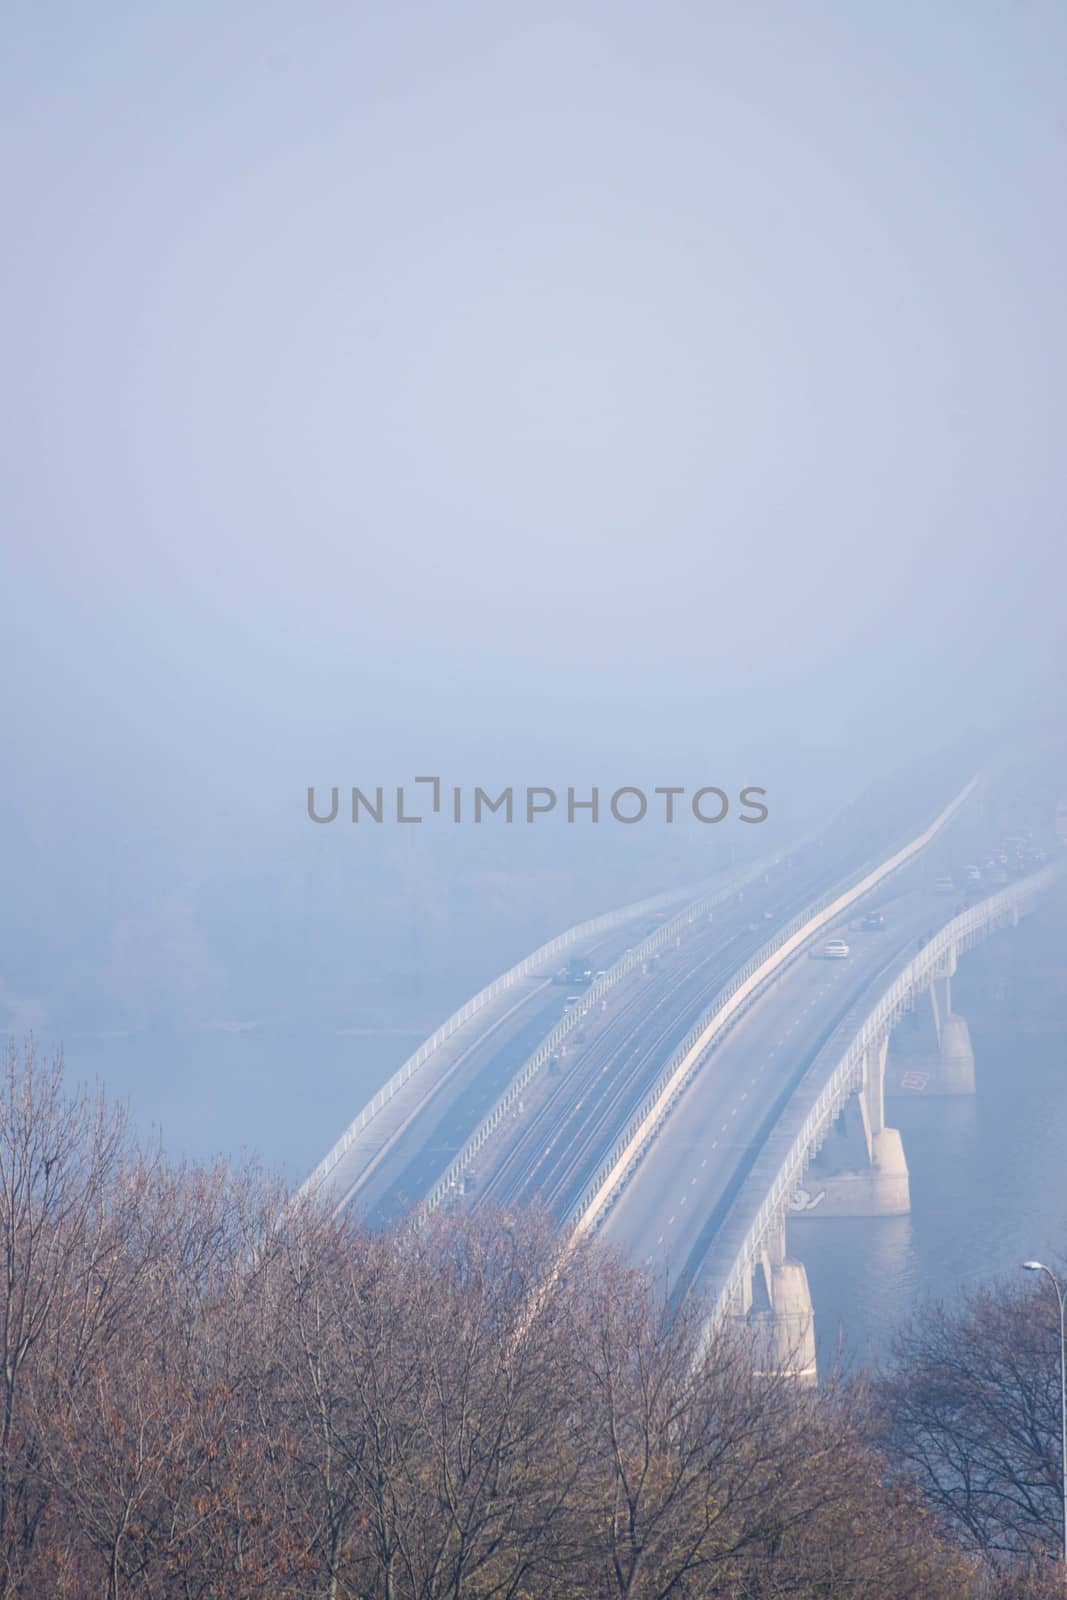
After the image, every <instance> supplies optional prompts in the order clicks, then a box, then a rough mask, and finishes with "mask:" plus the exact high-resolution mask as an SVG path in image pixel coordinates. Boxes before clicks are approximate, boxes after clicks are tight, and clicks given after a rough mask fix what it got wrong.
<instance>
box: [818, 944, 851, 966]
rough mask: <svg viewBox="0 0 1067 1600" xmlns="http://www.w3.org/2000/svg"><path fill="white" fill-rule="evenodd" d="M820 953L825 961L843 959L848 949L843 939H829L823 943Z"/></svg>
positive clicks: (846, 955)
mask: <svg viewBox="0 0 1067 1600" xmlns="http://www.w3.org/2000/svg"><path fill="white" fill-rule="evenodd" d="M822 953H823V959H824V960H825V961H844V960H846V959H847V957H848V954H849V949H848V945H847V944H846V943H845V941H844V939H830V940H829V941H828V942H827V943H826V944H824V945H823V947H822Z"/></svg>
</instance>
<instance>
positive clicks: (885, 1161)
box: [690, 862, 1063, 1381]
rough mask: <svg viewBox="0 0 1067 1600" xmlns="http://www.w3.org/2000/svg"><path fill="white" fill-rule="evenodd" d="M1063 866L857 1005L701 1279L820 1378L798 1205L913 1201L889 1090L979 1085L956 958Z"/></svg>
mask: <svg viewBox="0 0 1067 1600" xmlns="http://www.w3.org/2000/svg"><path fill="white" fill-rule="evenodd" d="M1062 873H1063V864H1062V863H1060V862H1057V863H1055V864H1054V865H1052V866H1049V867H1047V868H1045V869H1044V870H1042V871H1040V872H1037V873H1035V874H1033V875H1032V876H1030V877H1028V878H1025V879H1023V880H1021V881H1019V882H1017V883H1013V884H1011V885H1010V886H1008V887H1006V888H1004V889H1002V890H1000V891H999V892H998V893H995V894H992V895H990V896H988V897H987V898H985V899H983V900H981V901H980V902H979V903H978V904H976V905H973V906H971V907H969V908H968V909H966V910H965V911H963V912H961V913H960V914H958V915H956V916H954V917H952V918H951V919H950V920H949V921H947V922H946V923H945V924H944V925H943V926H942V927H941V928H940V929H939V930H938V931H937V932H936V933H935V934H934V935H933V937H931V938H929V939H928V940H925V941H924V942H923V945H922V948H921V949H917V950H916V951H915V953H914V954H911V955H910V956H902V957H901V958H899V959H898V961H897V962H895V963H894V964H893V967H894V968H895V970H893V969H890V970H889V971H886V972H884V973H882V974H881V975H880V976H879V978H878V980H877V981H876V982H874V983H872V984H871V985H870V987H869V989H868V991H867V992H866V993H865V994H864V995H863V996H862V997H861V998H860V999H859V1000H858V1001H857V1003H856V1004H854V1005H853V1006H852V1007H851V1008H850V1009H849V1011H848V1013H847V1014H846V1016H845V1017H844V1018H843V1019H842V1021H841V1022H840V1023H839V1024H838V1026H837V1027H836V1028H835V1029H834V1031H833V1033H832V1035H831V1036H830V1038H829V1039H828V1040H827V1041H826V1043H825V1045H824V1046H823V1047H822V1048H821V1049H820V1050H819V1051H818V1053H817V1055H816V1056H815V1059H814V1061H813V1062H812V1064H811V1066H810V1068H809V1069H808V1070H807V1071H806V1073H805V1074H804V1076H803V1078H802V1080H801V1082H800V1083H799V1085H798V1086H797V1088H796V1090H795V1092H794V1093H793V1094H792V1095H791V1096H790V1098H789V1101H788V1104H787V1105H786V1106H785V1108H784V1110H783V1112H782V1115H781V1116H780V1117H779V1118H778V1120H777V1123H776V1125H775V1127H774V1129H773V1132H772V1133H771V1135H770V1136H769V1137H768V1139H767V1140H766V1142H765V1144H764V1146H763V1148H762V1150H761V1151H760V1153H759V1156H758V1158H757V1160H756V1161H755V1162H754V1163H753V1165H752V1167H751V1170H750V1172H749V1173H748V1174H747V1176H746V1178H745V1180H744V1182H743V1184H742V1185H741V1186H740V1187H739V1189H738V1192H737V1194H736V1196H735V1197H734V1199H733V1203H732V1205H731V1207H730V1210H729V1214H728V1216H727V1217H726V1218H725V1220H724V1222H723V1225H722V1227H721V1229H720V1230H719V1231H718V1232H717V1234H716V1237H715V1241H714V1244H713V1246H712V1248H711V1249H710V1251H709V1252H708V1256H707V1259H706V1261H705V1262H703V1263H701V1264H700V1267H699V1270H698V1271H697V1272H695V1273H694V1274H693V1275H692V1280H691V1285H690V1286H693V1285H695V1284H697V1283H699V1286H700V1288H701V1289H702V1290H703V1291H704V1292H709V1291H710V1293H711V1294H712V1295H713V1296H714V1303H715V1316H716V1317H723V1316H733V1317H747V1318H749V1319H754V1320H756V1321H757V1322H759V1323H762V1325H763V1326H764V1327H765V1329H766V1333H767V1352H768V1354H767V1359H768V1361H769V1362H770V1363H773V1365H774V1366H775V1367H776V1368H778V1369H785V1370H789V1371H791V1372H793V1373H794V1374H795V1375H796V1376H797V1377H798V1378H800V1379H802V1380H805V1381H813V1380H814V1378H815V1338H814V1310H813V1307H812V1303H811V1297H810V1293H809V1290H808V1283H807V1276H806V1273H805V1271H804V1267H803V1265H802V1264H801V1263H800V1262H799V1261H793V1260H790V1259H789V1257H788V1255H787V1254H786V1247H785V1222H786V1217H787V1215H788V1214H789V1213H790V1212H797V1211H803V1212H804V1213H805V1214H806V1215H809V1216H811V1217H815V1218H818V1217H844V1216H851V1217H867V1216H891V1215H899V1214H901V1213H904V1212H907V1211H909V1210H910V1206H911V1201H910V1195H909V1183H908V1166H907V1160H906V1156H905V1152H904V1148H903V1145H902V1142H901V1137H900V1134H899V1132H898V1131H897V1130H896V1129H895V1128H893V1127H891V1126H890V1125H889V1124H888V1122H887V1120H886V1096H887V1093H888V1094H890V1095H891V1094H892V1093H893V1092H898V1093H899V1092H902V1091H903V1092H908V1091H911V1092H915V1091H921V1092H925V1093H932V1094H973V1093H974V1087H975V1079H974V1052H973V1049H972V1047H971V1041H970V1035H969V1031H968V1028H967V1023H966V1020H965V1019H964V1018H963V1017H961V1016H958V1015H957V1014H956V1013H954V1012H953V1010H952V1003H951V982H952V978H953V976H954V974H955V972H956V968H957V963H958V961H959V958H960V956H961V954H962V953H963V952H964V951H966V950H968V949H970V948H971V947H972V946H973V945H975V944H976V943H978V941H979V940H981V939H983V938H985V937H986V936H987V935H989V934H990V933H992V932H994V931H995V930H996V929H998V928H1002V927H1006V926H1013V925H1015V924H1017V923H1018V921H1019V919H1020V917H1022V916H1024V915H1025V914H1026V913H1027V912H1028V911H1030V910H1032V909H1033V907H1034V906H1035V904H1036V902H1037V900H1038V898H1039V897H1040V896H1041V895H1042V894H1043V893H1044V892H1045V891H1047V890H1048V889H1049V888H1050V887H1051V886H1052V884H1053V883H1054V882H1055V881H1056V880H1057V878H1059V877H1060V876H1062ZM916 1021H918V1022H919V1023H920V1024H921V1026H920V1027H919V1028H916V1027H915V1026H914V1025H913V1024H914V1023H915V1022H916ZM917 1039H918V1041H919V1044H918V1045H917V1044H916V1040H917Z"/></svg>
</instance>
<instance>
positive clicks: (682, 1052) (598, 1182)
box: [566, 779, 977, 1225]
mask: <svg viewBox="0 0 1067 1600" xmlns="http://www.w3.org/2000/svg"><path fill="white" fill-rule="evenodd" d="M976 785H977V779H972V780H971V782H970V783H969V784H968V785H967V786H966V787H965V788H964V789H963V790H962V791H961V793H960V794H959V795H958V796H957V797H956V799H955V800H953V801H952V803H951V804H950V805H949V806H947V807H943V808H942V809H941V810H940V811H939V812H938V814H937V816H936V817H934V818H933V820H932V821H931V822H930V823H929V825H928V826H927V827H926V828H925V829H924V830H923V831H922V832H921V833H920V834H919V835H918V836H917V838H916V839H914V840H912V842H911V843H910V844H908V845H905V846H904V847H903V848H902V849H901V850H899V851H898V852H897V853H896V854H895V855H894V856H892V857H890V858H889V860H888V861H886V860H884V859H882V860H880V861H878V862H875V863H874V864H872V863H871V862H867V863H865V864H864V865H863V866H862V867H860V868H858V869H857V870H856V871H855V872H853V873H850V874H849V876H848V877H847V878H845V879H842V880H841V881H840V882H839V883H837V884H835V885H834V887H833V888H831V889H829V890H827V892H826V893H825V894H824V895H822V896H821V897H820V898H819V899H818V900H816V901H814V902H813V903H812V904H810V905H808V906H806V907H805V908H804V910H803V911H801V912H799V913H798V914H797V915H796V916H795V917H794V918H793V920H792V921H791V922H789V923H787V924H786V926H785V927H784V928H780V929H779V930H778V932H777V933H776V934H775V935H774V937H773V938H771V939H769V940H767V942H766V943H765V944H763V945H761V946H760V948H759V950H757V951H756V953H755V955H753V956H751V957H750V958H749V959H748V961H746V963H745V965H744V966H743V967H741V968H740V970H739V971H738V972H736V973H734V975H733V977H732V978H731V979H730V981H729V982H728V983H727V984H725V985H724V986H723V987H722V988H721V989H720V990H719V991H718V993H717V994H716V995H715V998H714V999H713V1000H712V1001H711V1003H710V1005H708V1006H707V1007H705V1009H704V1011H703V1012H702V1013H701V1015H700V1017H699V1018H698V1019H697V1021H696V1022H694V1024H693V1026H692V1027H691V1028H690V1029H689V1031H688V1033H687V1034H686V1035H685V1038H684V1039H683V1040H682V1041H681V1043H680V1044H679V1045H678V1046H677V1047H676V1049H675V1050H674V1051H673V1052H672V1054H671V1056H670V1058H669V1060H668V1061H667V1062H666V1063H665V1065H664V1066H663V1068H662V1069H661V1070H660V1072H659V1074H658V1075H657V1077H656V1080H655V1082H654V1083H653V1085H652V1087H651V1088H650V1089H649V1091H648V1093H647V1094H646V1095H645V1096H644V1098H643V1099H642V1101H641V1103H640V1105H639V1106H638V1107H637V1109H636V1111H634V1112H633V1114H632V1115H631V1117H630V1118H629V1119H628V1121H627V1123H626V1126H625V1128H624V1129H623V1131H622V1132H621V1133H620V1134H619V1136H618V1138H617V1139H616V1140H615V1142H614V1144H613V1145H612V1147H611V1150H610V1151H609V1153H608V1154H607V1155H606V1156H605V1158H604V1160H603V1161H602V1162H601V1164H600V1166H599V1167H598V1169H597V1171H596V1173H595V1175H594V1177H593V1178H592V1179H591V1180H590V1182H589V1183H588V1184H587V1186H586V1188H585V1189H584V1190H583V1192H582V1194H581V1196H580V1198H579V1199H578V1200H577V1201H576V1203H575V1204H574V1205H573V1206H572V1207H571V1209H570V1211H569V1212H568V1214H567V1218H566V1220H567V1222H568V1223H571V1224H574V1225H577V1224H578V1223H580V1222H581V1220H582V1218H583V1217H584V1216H585V1215H586V1213H587V1212H588V1211H589V1210H590V1207H592V1206H593V1205H594V1204H595V1203H596V1201H597V1200H598V1199H599V1198H600V1194H601V1191H602V1190H603V1188H604V1186H605V1184H606V1183H607V1182H608V1180H609V1178H610V1177H611V1176H612V1174H613V1173H614V1172H615V1170H616V1168H617V1167H618V1166H619V1163H620V1162H621V1161H622V1159H623V1157H624V1155H625V1153H626V1151H627V1149H628V1147H629V1146H630V1145H631V1144H632V1142H633V1141H634V1139H635V1138H636V1137H637V1136H638V1133H639V1131H640V1129H641V1127H642V1125H643V1124H644V1123H645V1122H646V1121H647V1120H648V1119H649V1117H651V1116H652V1113H653V1111H654V1110H655V1108H656V1106H657V1103H658V1102H659V1100H660V1099H661V1098H662V1096H663V1095H664V1093H665V1091H666V1090H667V1087H668V1085H669V1084H670V1082H671V1079H672V1078H673V1077H674V1076H675V1074H676V1073H677V1072H678V1071H679V1069H680V1068H681V1066H682V1063H683V1062H684V1061H685V1059H686V1057H687V1056H688V1055H689V1054H690V1052H691V1051H692V1050H693V1049H694V1047H695V1046H696V1044H697V1041H698V1040H699V1039H700V1037H701V1035H702V1034H703V1033H705V1032H706V1031H707V1029H708V1028H709V1027H710V1026H711V1025H712V1024H713V1022H714V1021H715V1019H716V1017H718V1015H719V1014H720V1013H721V1012H722V1011H723V1010H724V1009H725V1008H726V1007H728V1006H729V1004H730V1002H731V1001H732V1000H733V999H734V997H735V996H736V995H737V994H738V993H739V991H740V990H742V989H743V988H744V987H745V985H746V984H748V983H750V982H751V980H752V979H753V978H754V977H755V976H756V974H757V973H758V972H759V971H760V968H761V967H764V966H766V965H767V963H768V962H770V961H773V959H774V957H775V956H776V955H777V954H778V952H779V951H781V950H782V949H783V947H784V946H785V945H787V944H788V943H789V942H790V940H792V939H796V937H797V935H798V934H800V933H802V932H803V931H804V930H805V929H806V928H808V926H809V924H815V925H816V926H814V927H813V928H812V931H811V937H814V936H815V935H816V934H817V933H818V932H819V931H820V926H821V924H820V918H822V916H823V913H824V912H826V911H828V910H829V909H830V908H831V907H832V906H834V905H835V904H836V902H838V901H840V900H843V899H845V898H846V897H847V896H848V895H850V894H851V893H852V892H853V891H854V890H857V889H859V887H860V886H861V885H863V884H865V883H866V882H867V880H869V879H871V878H872V876H874V875H875V874H878V877H879V881H881V879H883V878H885V877H888V876H889V875H890V874H891V873H892V872H895V871H896V870H897V869H898V867H900V866H903V865H905V864H906V863H907V862H908V861H910V860H911V859H912V858H913V857H914V855H916V854H917V853H918V852H919V851H920V850H921V849H924V848H925V846H926V845H927V844H928V843H929V842H930V840H931V839H932V838H933V837H934V835H935V834H936V833H937V832H938V831H939V829H940V828H941V827H943V826H944V824H945V823H946V822H947V821H948V820H949V819H950V817H951V816H953V815H955V813H956V812H957V811H958V810H959V808H960V807H961V806H962V805H963V804H964V802H965V801H966V800H967V799H968V798H969V796H970V795H971V794H972V793H973V791H974V789H975V787H976ZM870 887H871V888H872V889H873V888H874V887H875V884H874V883H871V885H870ZM864 892H866V890H865V891H864ZM842 909H844V908H842ZM706 1053H707V1052H704V1053H703V1054H702V1055H701V1056H700V1057H698V1058H697V1059H695V1060H694V1061H693V1063H692V1065H691V1068H690V1071H689V1072H688V1073H687V1074H686V1075H685V1077H684V1078H683V1079H682V1080H681V1081H680V1082H679V1084H678V1086H677V1089H676V1091H675V1092H674V1094H673V1095H671V1097H670V1099H669V1100H668V1101H667V1102H666V1103H665V1104H664V1105H663V1106H662V1108H661V1109H660V1113H659V1115H658V1116H657V1118H656V1120H655V1125H654V1126H651V1127H650V1128H649V1131H648V1135H647V1138H645V1139H644V1141H643V1142H642V1144H641V1146H640V1148H639V1149H638V1150H636V1151H635V1152H634V1154H633V1158H632V1160H631V1162H630V1166H629V1172H628V1174H627V1178H628V1176H630V1175H632V1172H633V1170H634V1169H635V1168H636V1166H637V1165H638V1163H639V1160H640V1157H641V1156H642V1155H643V1154H644V1152H645V1151H646V1150H647V1148H648V1146H649V1145H650V1144H651V1142H652V1140H653V1139H654V1138H655V1137H656V1134H657V1133H658V1132H659V1129H660V1127H661V1126H662V1124H663V1121H664V1119H665V1118H666V1117H667V1116H668V1115H669V1113H670V1111H671V1110H672V1109H673V1107H674V1106H675V1105H676V1104H677V1101H678V1099H679V1097H680V1096H681V1094H683V1093H684V1091H685V1089H686V1088H688V1086H689V1083H690V1081H691V1079H692V1076H693V1073H695V1072H696V1071H697V1070H698V1069H699V1067H700V1066H701V1064H702V1061H703V1059H704V1055H706ZM618 1192H620V1193H621V1186H620V1189H619V1191H618ZM616 1198H617V1195H616Z"/></svg>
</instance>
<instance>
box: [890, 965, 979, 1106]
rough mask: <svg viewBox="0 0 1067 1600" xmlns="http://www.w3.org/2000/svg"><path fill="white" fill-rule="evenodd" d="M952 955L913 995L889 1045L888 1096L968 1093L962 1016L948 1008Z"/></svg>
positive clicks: (969, 1050) (969, 1070)
mask: <svg viewBox="0 0 1067 1600" xmlns="http://www.w3.org/2000/svg"><path fill="white" fill-rule="evenodd" d="M956 960H957V952H956V950H955V948H953V950H952V951H951V960H950V961H948V962H947V963H946V964H945V965H944V966H943V967H942V969H941V970H940V971H939V972H938V973H937V974H936V975H935V976H934V978H933V981H932V982H931V984H930V987H929V989H928V990H927V991H926V992H925V994H923V995H921V996H919V998H918V1000H917V1001H916V1005H915V1009H914V1011H913V1012H912V1013H911V1015H910V1017H906V1018H905V1019H904V1020H903V1021H901V1022H900V1023H899V1024H898V1025H897V1027H896V1029H895V1030H894V1032H893V1036H892V1038H891V1040H890V1044H889V1064H888V1069H887V1073H886V1080H887V1081H886V1088H887V1092H888V1093H889V1094H890V1095H894V1096H895V1095H914V1094H932V1095H949V1094H951V1095H957V1094H974V1092H975V1079H974V1046H973V1045H972V1044H971V1033H970V1029H969V1028H968V1026H967V1020H966V1018H965V1017H961V1016H959V1015H958V1014H957V1013H956V1012H955V1011H953V1009H952V977H953V975H954V974H955V971H956Z"/></svg>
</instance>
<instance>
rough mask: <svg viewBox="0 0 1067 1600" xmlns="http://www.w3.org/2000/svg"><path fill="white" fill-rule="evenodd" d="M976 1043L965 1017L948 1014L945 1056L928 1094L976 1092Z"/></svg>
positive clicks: (944, 1026) (943, 1030)
mask: <svg viewBox="0 0 1067 1600" xmlns="http://www.w3.org/2000/svg"><path fill="white" fill-rule="evenodd" d="M974 1088H975V1085H974V1046H973V1045H972V1043H971V1030H970V1029H969V1028H968V1026H967V1019H966V1018H965V1017H957V1016H956V1015H955V1013H952V1014H951V1015H950V1016H947V1017H946V1018H945V1020H944V1023H943V1024H942V1027H941V1060H940V1063H939V1068H938V1071H937V1072H936V1073H934V1074H933V1075H932V1077H931V1082H930V1084H929V1085H928V1087H927V1090H926V1093H927V1094H974Z"/></svg>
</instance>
